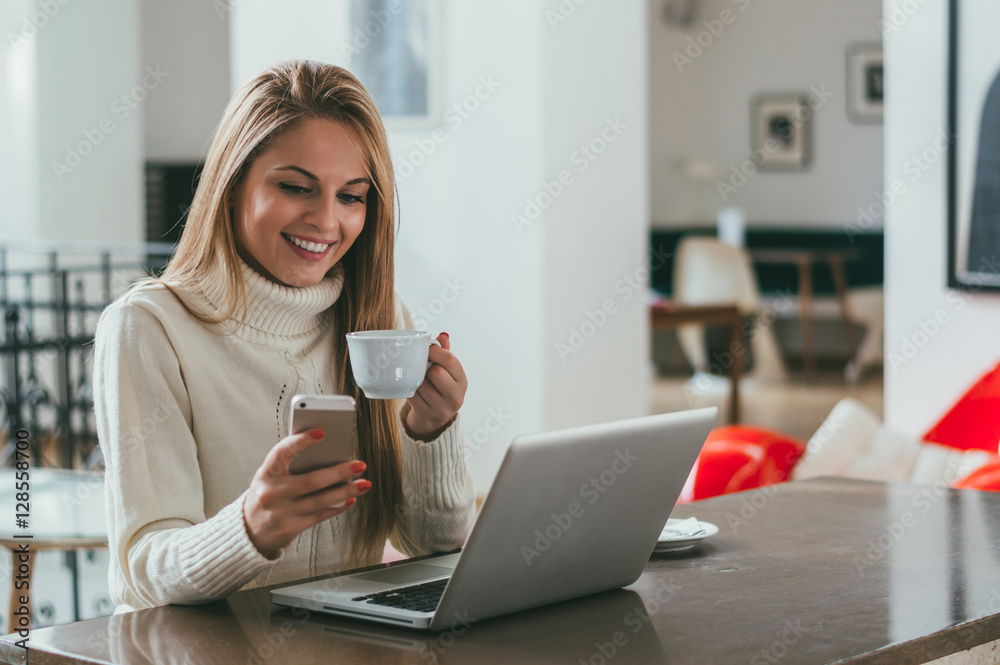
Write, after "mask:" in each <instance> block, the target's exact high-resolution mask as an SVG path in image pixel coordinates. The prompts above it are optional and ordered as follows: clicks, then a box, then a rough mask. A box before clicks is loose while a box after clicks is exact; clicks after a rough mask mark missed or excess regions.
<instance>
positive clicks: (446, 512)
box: [390, 296, 476, 556]
mask: <svg viewBox="0 0 1000 665" xmlns="http://www.w3.org/2000/svg"><path fill="white" fill-rule="evenodd" d="M396 327H397V329H407V330H413V329H414V324H413V320H412V318H411V317H410V313H409V311H408V310H407V309H406V307H405V306H404V305H403V304H402V301H401V300H400V299H399V297H398V296H397V297H396ZM459 421H460V416H457V417H456V418H455V420H454V421H453V422H452V423H451V425H449V426H448V428H447V429H445V430H444V431H443V432H442V433H441V434H440V435H438V437H437V438H436V439H434V440H433V441H429V442H424V441H417V440H415V439H413V438H412V437H411V436H409V434H408V433H407V431H406V427H405V426H404V425H403V421H402V413H401V414H400V418H399V431H400V436H401V439H402V445H403V449H402V456H403V506H402V507H401V509H399V510H397V511H396V528H395V530H394V533H393V537H392V538H391V539H390V540H391V542H392V544H393V546H394V547H396V548H397V549H399V550H400V551H402V552H405V553H406V554H408V555H409V556H419V555H421V554H430V553H432V552H447V551H449V550H453V549H456V548H458V547H461V546H462V545H463V544H464V543H465V538H466V537H467V536H468V535H469V531H470V530H471V529H472V523H473V522H474V521H475V514H476V512H475V503H476V493H475V489H474V487H473V484H472V474H471V473H469V468H468V466H467V465H466V463H465V440H464V438H463V435H462V430H461V427H460V422H459Z"/></svg>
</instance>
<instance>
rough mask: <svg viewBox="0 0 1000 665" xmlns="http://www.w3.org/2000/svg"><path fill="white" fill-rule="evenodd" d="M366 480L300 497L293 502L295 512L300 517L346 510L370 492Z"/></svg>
mask: <svg viewBox="0 0 1000 665" xmlns="http://www.w3.org/2000/svg"><path fill="white" fill-rule="evenodd" d="M371 488H372V484H371V482H370V481H368V480H355V481H354V482H350V483H348V484H346V485H340V486H338V487H330V488H327V489H325V490H322V491H320V492H314V493H313V494H309V495H306V496H301V497H299V498H298V499H296V500H295V510H296V512H298V513H299V514H301V515H308V514H313V513H320V512H326V511H328V510H332V509H343V510H346V509H347V508H349V507H350V505H353V503H354V502H355V501H357V499H358V498H359V497H362V496H364V495H365V494H367V493H368V491H369V490H371Z"/></svg>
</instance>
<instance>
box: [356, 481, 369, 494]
mask: <svg viewBox="0 0 1000 665" xmlns="http://www.w3.org/2000/svg"><path fill="white" fill-rule="evenodd" d="M371 488H372V484H371V483H370V482H368V481H367V480H362V481H361V482H359V483H358V489H359V490H361V491H362V492H367V491H368V490H370V489H371Z"/></svg>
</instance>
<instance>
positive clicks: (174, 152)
mask: <svg viewBox="0 0 1000 665" xmlns="http://www.w3.org/2000/svg"><path fill="white" fill-rule="evenodd" d="M142 54H143V59H144V62H146V63H149V64H153V65H159V66H160V67H162V69H163V70H165V71H168V72H170V76H168V77H167V78H166V79H164V81H163V84H162V86H160V88H158V89H157V91H156V94H155V95H150V97H149V98H148V99H147V100H146V102H145V104H144V106H143V111H144V114H145V149H146V160H147V161H152V162H196V161H201V159H203V158H204V155H205V152H206V151H207V150H208V143H209V140H210V138H211V135H212V132H213V131H215V127H216V126H217V125H218V124H219V120H220V119H221V118H222V111H223V110H224V109H225V108H226V103H227V102H228V101H229V97H230V90H229V84H230V81H229V77H230V73H229V4H228V3H225V2H205V0H171V1H170V2H162V0H145V1H144V2H143V3H142Z"/></svg>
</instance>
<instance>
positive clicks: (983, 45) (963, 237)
mask: <svg viewBox="0 0 1000 665" xmlns="http://www.w3.org/2000/svg"><path fill="white" fill-rule="evenodd" d="M963 12H965V13H963ZM998 19H1000V5H997V4H995V3H976V4H975V5H972V4H970V3H964V2H962V0H950V2H949V8H948V128H947V132H946V138H947V151H948V164H947V190H948V257H947V264H948V278H947V279H948V287H949V288H953V289H960V290H966V291H1000V42H997V40H996V38H995V35H994V34H993V31H992V30H991V27H992V26H993V25H995V24H996V23H995V22H996V20H998ZM991 21H992V22H991ZM970 53H974V54H975V57H969V54H970Z"/></svg>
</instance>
